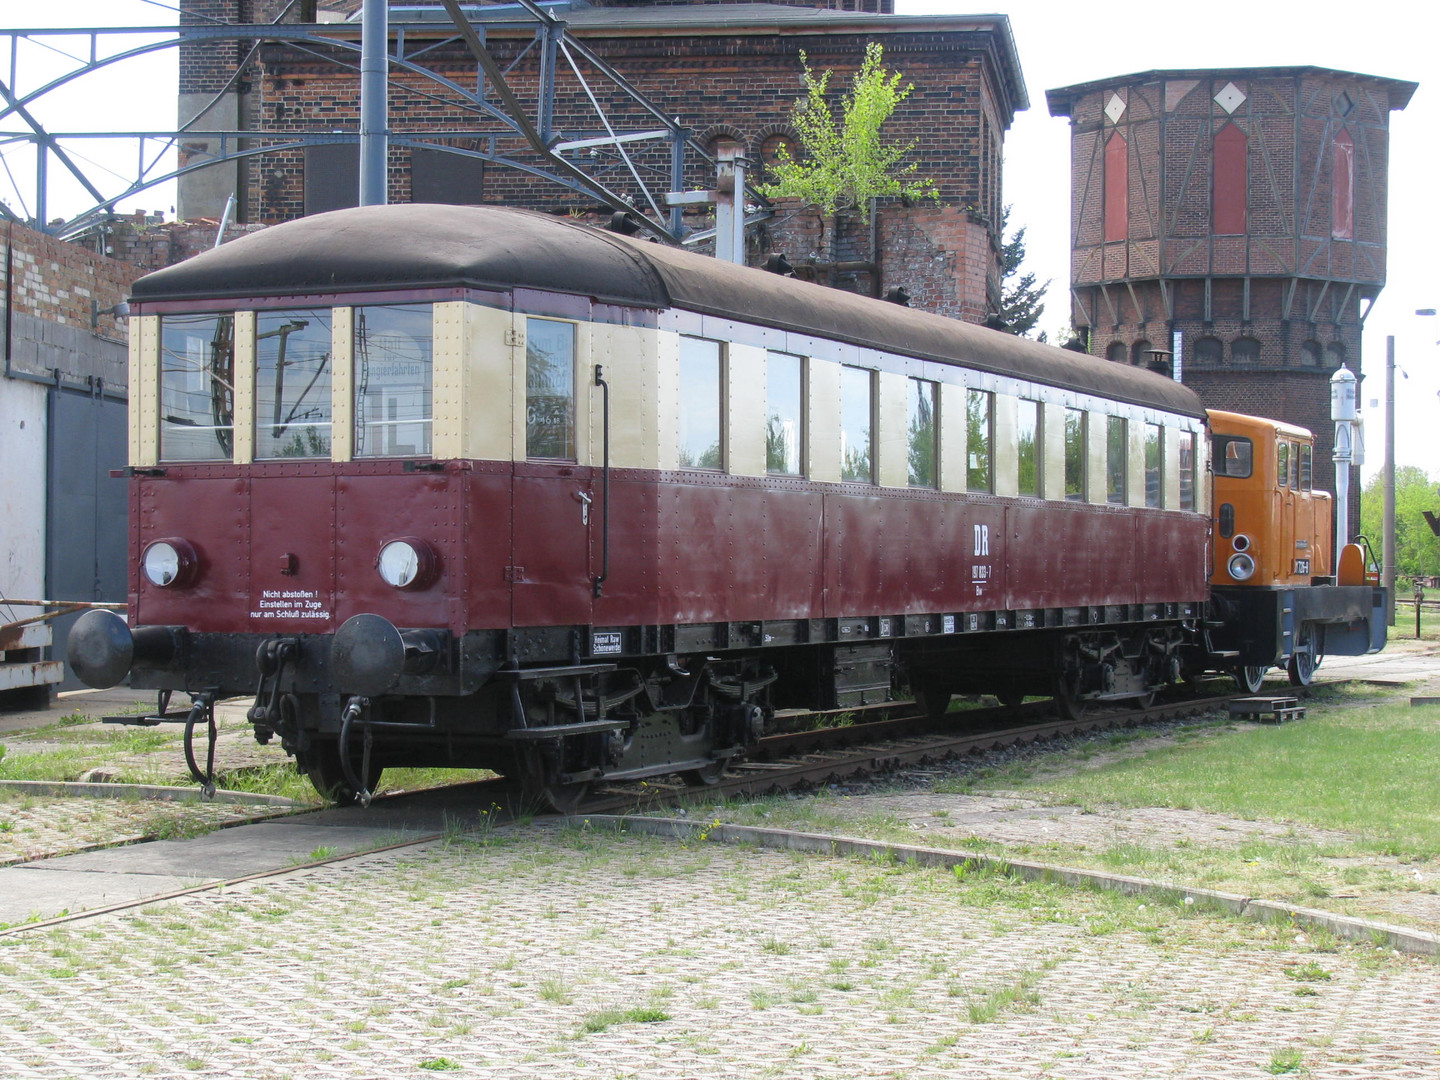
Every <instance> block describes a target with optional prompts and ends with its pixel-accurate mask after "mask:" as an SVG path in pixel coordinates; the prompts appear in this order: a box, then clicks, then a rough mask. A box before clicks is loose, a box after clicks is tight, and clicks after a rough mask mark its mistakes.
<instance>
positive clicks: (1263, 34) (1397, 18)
mask: <svg viewBox="0 0 1440 1080" xmlns="http://www.w3.org/2000/svg"><path fill="white" fill-rule="evenodd" d="M896 6H897V9H898V11H899V13H900V14H910V15H929V14H973V13H976V6H974V5H968V4H961V3H956V2H954V0H896ZM1000 7H1001V11H1002V12H1003V13H1004V14H1007V15H1009V17H1010V20H1011V25H1012V27H1013V30H1014V35H1015V44H1016V48H1017V50H1018V52H1019V55H1020V65H1021V69H1022V71H1023V72H1024V75H1025V83H1026V87H1027V89H1028V93H1029V97H1030V103H1031V104H1030V108H1029V110H1027V111H1025V112H1022V113H1020V114H1019V115H1018V116H1017V117H1016V119H1015V126H1014V127H1013V128H1012V129H1011V131H1010V132H1009V133H1008V135H1007V136H1006V142H1005V200H1006V202H1008V203H1010V204H1011V205H1012V206H1013V207H1014V210H1013V213H1012V217H1011V222H1012V225H1013V226H1015V227H1018V226H1020V225H1024V226H1026V228H1027V230H1028V231H1027V233H1026V239H1027V245H1028V251H1029V266H1028V268H1029V269H1032V270H1034V271H1035V273H1036V274H1037V276H1038V277H1039V278H1040V280H1042V281H1043V280H1045V279H1047V278H1048V279H1051V280H1052V281H1053V284H1052V286H1051V291H1050V296H1049V301H1048V305H1047V309H1046V313H1045V316H1044V318H1043V319H1042V320H1041V326H1042V327H1043V328H1045V329H1047V330H1048V331H1049V332H1050V333H1051V334H1052V336H1053V335H1054V334H1055V332H1056V331H1057V330H1058V329H1059V328H1060V327H1061V326H1063V325H1064V323H1065V321H1066V319H1067V317H1068V305H1067V303H1066V299H1065V287H1066V284H1067V274H1068V265H1069V264H1068V257H1067V254H1068V250H1069V238H1068V222H1069V198H1070V196H1069V190H1070V188H1069V124H1068V121H1066V120H1065V119H1064V118H1051V117H1050V116H1049V114H1048V112H1047V110H1046V107H1045V91H1046V90H1048V89H1051V88H1053V87H1058V86H1067V85H1070V84H1072V83H1081V82H1089V81H1091V80H1095V79H1103V78H1107V77H1110V76H1114V75H1123V74H1127V73H1130V72H1136V71H1148V70H1151V69H1153V68H1187V67H1234V66H1241V65H1257V66H1258V65H1265V66H1278V65H1317V66H1323V67H1333V68H1339V69H1342V70H1347V71H1357V72H1361V73H1364V74H1367V75H1380V76H1385V77H1387V78H1394V79H1405V80H1410V81H1414V82H1420V83H1421V86H1420V89H1419V90H1418V91H1417V92H1416V93H1415V96H1414V98H1413V99H1412V100H1411V102H1410V105H1409V106H1408V107H1407V108H1406V109H1405V110H1404V111H1402V112H1398V113H1393V114H1391V147H1390V251H1389V268H1388V284H1387V285H1386V288H1385V290H1384V292H1383V293H1382V294H1381V296H1380V299H1379V300H1378V301H1377V302H1376V304H1375V306H1374V308H1373V310H1372V311H1371V313H1370V316H1369V320H1368V322H1367V323H1366V331H1365V343H1364V366H1365V374H1366V376H1367V381H1366V384H1365V389H1364V391H1363V394H1362V402H1361V403H1362V405H1363V406H1365V407H1366V408H1367V411H1368V413H1369V416H1368V417H1367V429H1368V430H1367V436H1366V437H1367V442H1368V444H1369V453H1368V455H1367V460H1366V467H1365V472H1366V473H1367V475H1368V474H1370V473H1372V472H1373V471H1374V470H1375V469H1376V468H1377V467H1378V466H1379V464H1380V461H1381V454H1382V451H1383V439H1384V433H1383V427H1382V419H1383V413H1382V409H1381V406H1383V401H1380V400H1378V399H1382V398H1383V394H1384V366H1385V337H1386V335H1388V334H1393V335H1394V336H1395V338H1396V354H1397V362H1398V366H1399V367H1400V368H1401V369H1402V370H1403V372H1404V373H1405V374H1404V375H1402V374H1397V376H1396V381H1397V391H1396V399H1397V422H1396V435H1397V452H1396V460H1397V461H1398V462H1399V463H1400V464H1402V465H1417V466H1419V467H1421V468H1423V469H1425V470H1426V471H1427V472H1429V473H1430V474H1431V476H1432V477H1435V478H1436V479H1437V480H1440V436H1437V434H1436V433H1437V432H1440V345H1437V342H1440V317H1433V318H1424V317H1419V316H1416V315H1415V314H1414V312H1415V310H1416V309H1417V308H1434V307H1440V255H1437V252H1440V214H1437V212H1436V198H1435V196H1434V193H1433V192H1434V189H1435V187H1436V179H1435V178H1436V177H1437V175H1440V107H1437V105H1436V94H1437V88H1436V86H1432V85H1427V84H1426V81H1425V80H1426V79H1427V78H1428V73H1429V71H1430V69H1431V68H1432V67H1433V66H1434V63H1435V59H1434V58H1435V51H1436V48H1437V45H1440V4H1435V3H1433V2H1432V3H1429V4H1405V5H1403V6H1402V5H1401V4H1400V3H1398V2H1397V0H1371V2H1370V3H1365V4H1356V3H1354V2H1353V0H1352V2H1346V3H1339V2H1335V0H1308V2H1306V3H1303V4H1302V3H1299V2H1296V0H1288V2H1281V0H1249V2H1248V3H1236V2H1233V0H1231V2H1213V3H1208V4H1187V5H1183V6H1182V5H1164V4H1159V3H1155V2H1154V0H1148V2H1145V3H1138V2H1131V0H1107V2H1106V3H1103V4H1080V3H1075V2H1073V0H1069V2H1058V0H1019V2H1015V3H1010V4H1006V5H1000ZM174 19H175V15H174V12H173V10H167V6H166V5H165V4H163V3H154V2H148V0H59V2H51V3H49V4H43V5H42V4H36V3H34V2H33V0H0V26H37V25H46V26H86V25H111V26H137V25H145V24H149V25H157V24H166V23H173V21H174ZM51 43H52V44H54V45H55V46H57V47H60V48H65V47H67V46H66V44H65V43H63V42H61V41H59V40H52V42H51ZM69 47H71V48H72V49H73V51H75V52H83V51H84V50H85V48H87V45H86V44H85V42H84V40H83V39H79V40H77V41H75V42H73V43H71V44H70V46H69ZM43 55H44V54H43V52H42V51H39V50H33V49H30V48H27V49H26V50H24V51H22V56H21V59H22V61H24V62H25V64H28V65H30V66H29V70H31V71H39V70H40V64H41V61H42V57H43ZM49 61H50V63H51V64H52V65H57V66H56V67H52V70H61V69H63V68H64V67H65V66H70V65H68V62H67V61H65V60H64V59H63V58H62V57H59V56H53V55H52V56H51V57H50V58H49ZM175 69H176V64H175V56H174V52H173V50H172V51H170V52H168V53H164V54H160V55H159V56H158V57H152V58H150V59H147V60H146V61H144V62H143V64H139V63H137V64H131V65H128V67H126V68H124V69H123V70H119V69H117V70H116V71H115V73H114V74H112V75H110V76H107V77H103V81H99V82H97V81H95V80H96V79H97V78H101V77H99V76H91V77H89V78H87V79H85V80H80V81H79V82H78V83H77V84H76V85H75V86H74V88H73V89H72V90H70V91H68V92H66V93H65V94H63V95H59V96H56V97H55V98H54V99H53V100H52V101H50V102H49V103H48V104H47V106H46V108H45V109H44V110H43V113H42V115H41V116H40V119H41V120H42V122H43V123H45V124H46V125H47V126H49V127H50V128H51V130H66V129H68V130H84V131H90V130H143V129H147V128H151V129H153V128H163V127H165V126H170V125H173V124H174V122H175V120H174V117H175V98H174V94H175V90H174V86H175ZM21 70H22V78H20V79H17V83H19V86H20V88H21V89H22V90H24V89H29V88H32V87H33V85H35V84H34V82H33V79H32V81H30V82H28V83H27V81H26V80H25V78H24V77H23V76H24V73H25V71H26V67H25V66H24V65H22V69H21ZM902 70H903V69H902ZM1437 81H1440V80H1437ZM38 111H39V110H37V112H38ZM0 129H3V130H5V131H13V130H15V125H14V118H13V117H12V118H8V119H7V121H6V122H4V123H3V124H0ZM83 153H85V154H86V156H88V157H90V158H91V160H93V161H101V160H104V158H103V154H102V152H101V150H100V147H99V146H98V145H95V146H93V147H91V146H87V147H86V148H85V150H84V151H83ZM134 157H135V151H134V149H133V144H132V146H131V148H129V149H127V150H126V151H124V152H123V159H122V160H123V162H124V166H123V168H128V167H130V166H131V165H132V164H133V161H134ZM7 162H8V163H9V164H10V165H11V168H12V169H14V170H15V171H16V173H17V176H16V179H17V180H18V181H19V182H20V187H21V188H22V190H24V191H25V196H24V197H25V198H26V199H28V198H30V190H29V185H30V184H31V183H32V181H31V180H30V176H32V175H33V173H31V172H30V171H29V167H27V166H26V165H25V163H24V162H23V161H22V160H21V159H19V158H16V157H14V156H13V155H8V154H7ZM51 169H52V174H54V173H58V172H59V171H60V170H59V168H58V166H55V165H52V166H51ZM100 175H104V174H103V173H102V174H100ZM112 182H114V183H118V182H119V181H118V180H117V181H112ZM64 187H65V185H64V183H63V182H62V183H59V184H57V185H56V193H55V194H54V195H52V199H53V200H54V205H53V206H52V208H51V209H52V216H54V215H55V214H61V213H67V212H69V213H73V212H75V210H76V209H77V207H76V206H72V205H67V203H68V200H67V197H66V196H65V194H64V193H63V192H64ZM12 190H13V189H12V187H11V185H10V184H9V183H8V181H7V179H6V178H5V177H4V176H3V175H0V196H7V201H9V202H10V204H11V205H12V206H15V205H16V200H15V196H14V195H13V194H8V195H7V193H9V192H11V191H12ZM108 190H113V188H110V187H109V186H108V185H107V193H108ZM72 197H78V192H77V193H76V196H72ZM174 201H175V197H174V193H173V188H168V189H159V190H156V191H153V192H150V193H146V194H143V195H141V196H140V197H139V198H138V199H137V200H135V201H134V203H133V204H132V205H138V206H141V207H145V208H150V209H164V210H166V211H167V212H168V211H169V209H170V208H171V207H172V206H173V205H174ZM125 208H126V209H129V208H130V207H128V206H127V207H125ZM30 210H31V211H32V212H33V208H30ZM1405 375H1408V378H1406V377H1405ZM1372 399H1375V400H1376V402H1377V407H1376V408H1374V409H1370V408H1369V405H1370V402H1371V400H1372Z"/></svg>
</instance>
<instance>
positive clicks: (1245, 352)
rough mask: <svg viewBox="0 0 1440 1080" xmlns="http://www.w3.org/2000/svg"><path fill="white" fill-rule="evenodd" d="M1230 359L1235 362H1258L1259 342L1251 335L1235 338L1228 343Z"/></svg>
mask: <svg viewBox="0 0 1440 1080" xmlns="http://www.w3.org/2000/svg"><path fill="white" fill-rule="evenodd" d="M1230 359H1231V360H1234V361H1235V363H1237V364H1256V363H1259V362H1260V342H1258V341H1256V340H1255V339H1254V338H1253V337H1242V338H1236V339H1235V340H1234V342H1232V343H1231V345H1230Z"/></svg>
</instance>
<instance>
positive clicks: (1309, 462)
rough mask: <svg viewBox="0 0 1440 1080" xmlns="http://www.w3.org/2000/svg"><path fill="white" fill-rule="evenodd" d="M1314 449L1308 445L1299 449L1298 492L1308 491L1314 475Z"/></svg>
mask: <svg viewBox="0 0 1440 1080" xmlns="http://www.w3.org/2000/svg"><path fill="white" fill-rule="evenodd" d="M1314 455H1315V448H1314V447H1313V446H1311V445H1310V444H1309V443H1306V444H1304V445H1303V446H1301V447H1300V490H1302V491H1309V490H1310V489H1311V488H1310V485H1311V483H1312V482H1313V479H1314V475H1315V466H1314Z"/></svg>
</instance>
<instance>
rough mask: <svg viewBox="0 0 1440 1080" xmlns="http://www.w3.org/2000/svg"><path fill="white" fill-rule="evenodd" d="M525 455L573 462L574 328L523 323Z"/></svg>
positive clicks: (549, 322) (531, 321) (563, 324)
mask: <svg viewBox="0 0 1440 1080" xmlns="http://www.w3.org/2000/svg"><path fill="white" fill-rule="evenodd" d="M525 455H526V456H527V457H532V458H548V459H550V460H555V461H574V460H575V324H574V323H567V322H555V321H553V320H551V319H526V320H525Z"/></svg>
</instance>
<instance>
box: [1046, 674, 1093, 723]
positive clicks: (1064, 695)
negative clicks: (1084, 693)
mask: <svg viewBox="0 0 1440 1080" xmlns="http://www.w3.org/2000/svg"><path fill="white" fill-rule="evenodd" d="M1054 699H1055V708H1056V710H1057V711H1058V712H1059V713H1060V715H1061V716H1062V717H1064V718H1065V719H1066V720H1080V719H1082V718H1083V717H1084V716H1085V713H1086V712H1088V711H1089V708H1090V703H1089V702H1088V701H1081V700H1080V699H1079V698H1077V697H1076V696H1075V689H1074V685H1073V684H1072V683H1071V681H1070V680H1069V679H1067V678H1066V677H1065V676H1064V675H1061V676H1058V677H1057V678H1056V680H1055V693H1054Z"/></svg>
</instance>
